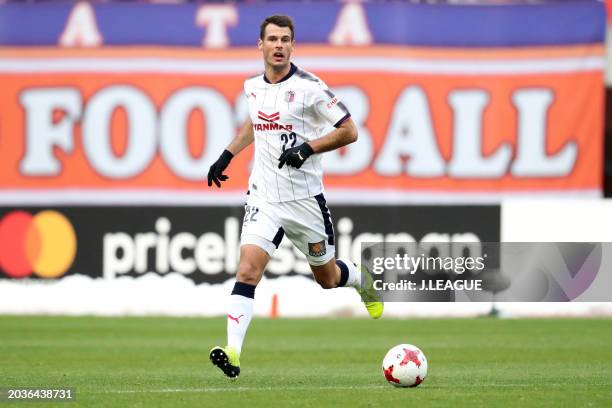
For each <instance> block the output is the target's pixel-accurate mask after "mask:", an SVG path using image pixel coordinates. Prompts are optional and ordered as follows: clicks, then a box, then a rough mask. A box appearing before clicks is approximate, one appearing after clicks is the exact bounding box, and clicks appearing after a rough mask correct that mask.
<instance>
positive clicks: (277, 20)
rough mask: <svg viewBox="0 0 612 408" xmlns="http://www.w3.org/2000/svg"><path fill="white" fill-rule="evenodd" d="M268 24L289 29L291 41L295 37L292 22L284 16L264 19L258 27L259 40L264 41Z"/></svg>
mask: <svg viewBox="0 0 612 408" xmlns="http://www.w3.org/2000/svg"><path fill="white" fill-rule="evenodd" d="M268 24H274V25H276V26H279V27H289V29H290V30H291V41H293V39H294V37H295V32H294V31H293V20H292V19H291V17H289V16H284V15H275V16H270V17H268V18H266V19H265V20H264V21H263V22H262V23H261V26H260V27H259V38H260V39H262V40H263V39H264V35H265V33H266V27H267V26H268Z"/></svg>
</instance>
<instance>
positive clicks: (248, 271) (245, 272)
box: [236, 261, 262, 285]
mask: <svg viewBox="0 0 612 408" xmlns="http://www.w3.org/2000/svg"><path fill="white" fill-rule="evenodd" d="M261 273H262V271H260V270H259V268H258V267H257V265H255V264H254V263H252V262H248V261H244V262H243V261H241V262H240V264H239V265H238V271H237V272H236V280H237V281H238V282H243V283H248V284H249V285H257V284H258V283H259V280H260V279H261Z"/></svg>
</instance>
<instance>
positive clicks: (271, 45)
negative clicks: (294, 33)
mask: <svg viewBox="0 0 612 408" xmlns="http://www.w3.org/2000/svg"><path fill="white" fill-rule="evenodd" d="M293 44H294V42H293V41H292V40H291V29H290V28H289V27H279V26H277V25H274V24H268V25H267V26H266V29H265V32H264V38H263V40H262V39H259V41H258V42H257V47H258V48H259V49H260V50H261V52H262V53H263V57H264V61H265V63H266V65H269V66H271V67H272V68H276V69H282V68H284V67H286V66H287V65H289V61H290V58H291V53H292V52H293Z"/></svg>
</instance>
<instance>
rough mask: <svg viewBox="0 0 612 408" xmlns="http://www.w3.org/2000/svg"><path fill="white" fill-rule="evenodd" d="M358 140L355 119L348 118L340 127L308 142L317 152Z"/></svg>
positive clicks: (327, 150) (333, 148)
mask: <svg viewBox="0 0 612 408" xmlns="http://www.w3.org/2000/svg"><path fill="white" fill-rule="evenodd" d="M356 140H357V126H355V122H353V119H351V118H348V119H347V120H345V121H344V122H342V124H340V126H339V127H337V128H336V129H334V130H332V131H331V132H329V133H328V134H326V135H325V136H323V137H321V138H319V139H316V140H312V141H310V142H308V144H309V145H310V147H312V150H314V152H315V153H323V152H329V151H330V150H335V149H338V148H339V147H342V146H346V145H347V144H350V143H353V142H355V141H356Z"/></svg>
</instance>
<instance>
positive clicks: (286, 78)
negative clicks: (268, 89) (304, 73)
mask: <svg viewBox="0 0 612 408" xmlns="http://www.w3.org/2000/svg"><path fill="white" fill-rule="evenodd" d="M290 64H291V68H290V69H289V73H288V74H287V75H285V76H284V77H283V79H281V80H280V81H278V82H275V83H272V82H270V80H268V78H266V74H265V73H264V76H263V79H264V81H266V82H267V83H268V84H271V85H276V84H280V83H281V82H283V81H286V80H288V79H289V78H291V77H292V76H293V74H295V72H296V71H297V69H298V68H297V67H296V66H295V65H293V62H291V63H290Z"/></svg>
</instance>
